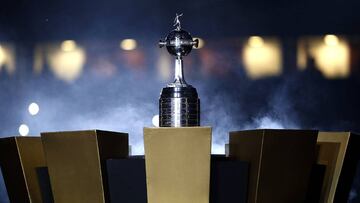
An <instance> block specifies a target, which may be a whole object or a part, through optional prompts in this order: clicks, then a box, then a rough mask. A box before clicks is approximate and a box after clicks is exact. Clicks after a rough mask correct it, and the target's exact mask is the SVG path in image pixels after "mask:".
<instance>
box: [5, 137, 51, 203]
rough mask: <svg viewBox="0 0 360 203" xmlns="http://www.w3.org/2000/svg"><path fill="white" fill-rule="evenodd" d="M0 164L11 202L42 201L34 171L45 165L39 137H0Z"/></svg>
mask: <svg viewBox="0 0 360 203" xmlns="http://www.w3.org/2000/svg"><path fill="white" fill-rule="evenodd" d="M0 166H1V169H2V173H3V177H4V181H5V185H6V188H7V191H8V195H9V199H10V201H11V202H34V203H37V202H39V203H40V202H43V201H42V197H41V190H40V185H39V181H38V177H37V173H36V168H37V167H44V166H46V164H45V157H44V151H43V147H42V143H41V139H40V137H8V138H1V139H0Z"/></svg>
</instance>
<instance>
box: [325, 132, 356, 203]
mask: <svg viewBox="0 0 360 203" xmlns="http://www.w3.org/2000/svg"><path fill="white" fill-rule="evenodd" d="M318 146H319V152H318V163H319V164H324V165H326V171H325V176H324V182H323V187H322V191H321V196H320V202H324V203H325V202H326V203H327V202H329V203H330V202H347V200H348V195H349V193H350V189H351V184H352V181H353V180H354V178H355V172H356V168H357V163H358V162H359V158H360V137H359V135H355V134H353V133H350V132H319V136H318Z"/></svg>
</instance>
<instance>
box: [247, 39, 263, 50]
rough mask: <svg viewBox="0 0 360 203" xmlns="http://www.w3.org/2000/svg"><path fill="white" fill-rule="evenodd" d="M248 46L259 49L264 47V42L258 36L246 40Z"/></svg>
mask: <svg viewBox="0 0 360 203" xmlns="http://www.w3.org/2000/svg"><path fill="white" fill-rule="evenodd" d="M248 43H249V46H250V47H253V48H260V47H262V46H263V45H264V40H263V38H262V37H259V36H252V37H250V38H249V40H248Z"/></svg>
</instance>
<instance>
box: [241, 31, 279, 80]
mask: <svg viewBox="0 0 360 203" xmlns="http://www.w3.org/2000/svg"><path fill="white" fill-rule="evenodd" d="M242 59H243V63H244V66H245V71H246V74H247V76H249V77H250V78H252V79H258V78H261V77H267V76H276V75H280V74H281V72H282V55H281V48H280V45H279V43H278V42H276V41H271V40H268V41H267V42H266V43H265V42H264V40H263V39H262V38H258V37H256V38H250V39H249V43H248V44H247V45H246V46H245V47H244V51H243V55H242Z"/></svg>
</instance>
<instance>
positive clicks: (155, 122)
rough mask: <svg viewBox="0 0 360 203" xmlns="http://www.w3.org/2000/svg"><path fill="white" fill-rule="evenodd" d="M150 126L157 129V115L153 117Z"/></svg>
mask: <svg viewBox="0 0 360 203" xmlns="http://www.w3.org/2000/svg"><path fill="white" fill-rule="evenodd" d="M152 124H153V125H154V126H155V127H159V115H155V116H154V117H153V118H152Z"/></svg>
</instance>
